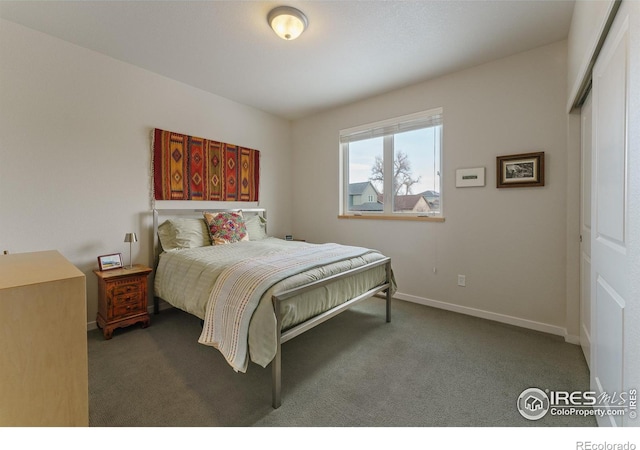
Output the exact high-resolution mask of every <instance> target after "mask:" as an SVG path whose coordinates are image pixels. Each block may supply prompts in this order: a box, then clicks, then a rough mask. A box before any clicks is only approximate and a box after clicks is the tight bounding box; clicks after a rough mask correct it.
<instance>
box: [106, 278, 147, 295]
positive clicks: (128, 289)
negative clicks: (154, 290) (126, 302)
mask: <svg viewBox="0 0 640 450" xmlns="http://www.w3.org/2000/svg"><path fill="white" fill-rule="evenodd" d="M140 281H141V280H140V279H138V278H133V279H129V280H127V281H126V282H122V281H119V282H114V283H111V284H112V286H110V289H109V291H110V294H111V295H112V296H120V295H138V294H139V293H140V291H141V290H142V285H141V283H140Z"/></svg>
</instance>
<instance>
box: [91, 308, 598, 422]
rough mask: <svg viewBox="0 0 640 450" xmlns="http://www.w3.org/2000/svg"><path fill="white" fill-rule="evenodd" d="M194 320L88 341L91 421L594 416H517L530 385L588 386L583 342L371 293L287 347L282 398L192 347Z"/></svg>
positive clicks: (261, 372) (266, 372)
mask: <svg viewBox="0 0 640 450" xmlns="http://www.w3.org/2000/svg"><path fill="white" fill-rule="evenodd" d="M200 330H201V327H200V321H199V319H198V318H196V317H194V316H191V315H189V314H186V313H184V312H182V311H179V310H176V309H169V310H165V311H162V312H161V313H160V314H159V315H155V316H152V321H151V326H150V327H149V328H146V329H142V328H140V327H139V326H138V325H134V326H132V327H128V328H125V329H118V330H116V331H115V332H114V335H113V338H112V339H111V340H108V341H107V340H104V338H103V337H102V334H101V331H100V330H92V331H90V332H89V333H88V338H89V415H90V426H92V427H215V426H227V427H230V426H231V427H253V426H255V427H298V426H304V427H319V426H322V427H454V426H455V427H526V426H527V427H528V426H543V427H555V426H569V427H583V426H588V427H593V426H596V421H595V419H594V418H593V417H576V416H563V417H557V416H551V415H550V414H547V415H546V416H545V417H544V418H542V419H541V420H539V421H529V420H526V419H525V418H523V417H522V416H521V415H520V414H519V413H518V411H517V409H516V401H517V398H518V396H519V395H520V393H521V392H522V391H523V390H524V389H526V388H529V387H538V388H540V389H550V390H568V391H574V390H588V389H589V374H588V369H587V366H586V363H585V360H584V357H583V355H582V351H581V349H580V348H579V347H578V346H576V345H571V344H567V343H565V342H564V339H562V338H561V337H558V336H552V335H549V334H545V333H540V332H536V331H531V330H526V329H522V328H518V327H514V326H510V325H505V324H501V323H497V322H493V321H488V320H483V319H478V318H475V317H470V316H465V315H461V314H456V313H452V312H448V311H443V310H438V309H434V308H429V307H426V306H422V305H417V304H412V303H408V302H403V301H397V300H394V302H393V318H392V322H391V323H386V322H385V321H384V301H383V300H382V299H378V298H373V299H369V300H367V301H365V302H362V303H360V304H359V305H357V306H356V307H354V308H353V309H351V310H349V311H347V312H345V313H343V314H341V315H339V316H337V317H335V318H333V319H331V320H329V321H328V322H326V323H324V324H322V325H320V326H318V327H316V328H314V329H313V330H310V331H308V332H307V333H304V334H303V335H301V336H299V337H297V338H295V339H293V340H292V341H290V342H287V343H286V344H284V345H283V365H282V367H283V404H282V406H281V407H280V408H279V409H277V410H274V409H273V408H272V407H271V370H270V368H269V367H267V368H266V369H264V368H262V367H260V366H258V365H255V364H250V365H249V369H248V371H247V373H245V374H241V373H236V372H234V371H233V369H231V367H230V366H229V365H228V364H227V363H226V361H225V360H224V358H223V357H222V355H221V354H220V353H219V352H218V351H217V350H215V349H213V348H211V347H207V346H204V345H201V344H198V342H197V340H198V337H199V335H200Z"/></svg>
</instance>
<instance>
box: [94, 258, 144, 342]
mask: <svg viewBox="0 0 640 450" xmlns="http://www.w3.org/2000/svg"><path fill="white" fill-rule="evenodd" d="M93 273H95V274H96V276H97V277H98V318H97V322H98V327H100V328H102V333H103V334H104V338H105V339H111V336H112V335H113V330H114V329H116V328H121V327H128V326H129V325H133V324H135V323H138V322H141V323H142V328H146V327H148V326H149V323H150V322H151V318H150V317H149V312H148V311H147V277H148V276H149V274H150V273H151V269H150V268H149V267H147V266H144V265H142V264H136V265H134V266H133V268H131V269H126V268H122V269H112V270H103V271H100V270H94V271H93Z"/></svg>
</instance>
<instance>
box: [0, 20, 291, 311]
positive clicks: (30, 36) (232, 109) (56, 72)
mask: <svg viewBox="0 0 640 450" xmlns="http://www.w3.org/2000/svg"><path fill="white" fill-rule="evenodd" d="M194 70H197V68H194ZM154 127H157V128H162V129H166V130H171V131H176V132H180V133H185V134H190V135H195V136H201V137H205V138H209V139H214V140H219V141H223V142H228V143H233V144H238V145H243V146H247V147H250V148H255V149H258V150H260V151H261V186H260V189H261V193H260V197H261V202H260V204H261V206H264V207H266V208H267V209H268V211H269V218H270V223H269V229H270V231H271V232H273V233H279V234H285V233H288V232H290V230H291V214H290V209H291V208H290V207H291V195H290V192H291V184H290V173H291V166H290V123H289V122H288V121H285V120H282V119H279V118H276V117H274V116H271V115H269V114H266V113H264V112H261V111H258V110H256V109H253V108H250V107H247V106H244V105H240V104H238V103H234V102H232V101H229V100H227V99H224V98H222V97H219V96H215V95H212V94H209V93H206V92H203V91H201V90H198V89H195V88H192V87H189V86H186V85H184V84H182V83H178V82H176V81H173V80H170V79H168V78H164V77H161V76H159V75H156V74H153V73H151V72H147V71H145V70H142V69H139V68H136V67H134V66H131V65H129V64H125V63H123V62H120V61H117V60H115V59H112V58H109V57H106V56H103V55H101V54H98V53H95V52H92V51H89V50H86V49H83V48H80V47H77V46H75V45H71V44H69V43H66V42H64V41H61V40H58V39H55V38H52V37H50V36H47V35H45V34H42V33H39V32H35V31H32V30H30V29H27V28H25V27H22V26H20V25H17V24H14V23H12V22H8V21H5V20H0V251H2V250H9V251H10V252H11V253H19V252H30V251H39V250H48V249H57V250H58V251H60V252H61V253H62V254H63V255H64V256H66V257H67V258H68V259H69V260H70V261H71V262H72V263H74V264H75V265H76V266H78V267H79V268H80V270H82V271H83V272H84V273H85V274H86V276H87V302H88V308H87V310H88V318H87V320H88V322H93V321H95V317H96V313H97V282H96V280H95V276H94V274H93V273H92V270H93V269H95V268H97V260H96V257H97V256H98V255H102V254H106V253H114V252H122V253H123V259H124V260H125V262H128V258H129V256H128V255H129V246H128V244H125V243H124V242H123V239H124V234H125V233H126V232H130V231H134V232H137V233H139V239H140V242H139V243H138V244H135V246H134V250H133V258H134V263H143V264H150V258H149V255H150V241H151V236H152V233H151V232H150V224H151V222H150V208H151V197H150V190H151V179H150V154H151V153H150V152H151V149H150V132H151V130H152V129H153V128H154ZM171 203H175V202H171ZM192 203H196V207H203V206H204V205H203V202H192ZM207 203H208V202H207ZM192 206H193V205H192ZM206 206H212V205H211V204H209V203H208V204H207V205H206ZM0 257H1V256H0Z"/></svg>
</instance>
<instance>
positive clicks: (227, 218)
mask: <svg viewBox="0 0 640 450" xmlns="http://www.w3.org/2000/svg"><path fill="white" fill-rule="evenodd" d="M204 220H205V222H207V226H208V227H209V236H211V243H212V244H213V245H221V244H232V243H234V242H238V241H248V240H249V235H248V234H247V227H246V226H245V224H244V219H243V218H242V212H219V213H209V212H205V213H204Z"/></svg>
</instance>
